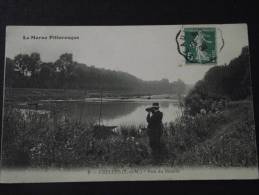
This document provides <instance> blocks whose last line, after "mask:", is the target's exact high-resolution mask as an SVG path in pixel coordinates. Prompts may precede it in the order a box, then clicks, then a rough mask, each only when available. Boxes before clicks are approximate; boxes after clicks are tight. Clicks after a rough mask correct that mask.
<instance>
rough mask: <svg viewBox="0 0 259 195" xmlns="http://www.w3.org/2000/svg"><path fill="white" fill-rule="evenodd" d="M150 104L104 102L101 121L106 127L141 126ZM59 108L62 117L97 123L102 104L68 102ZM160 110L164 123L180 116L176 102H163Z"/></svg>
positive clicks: (60, 104) (144, 122)
mask: <svg viewBox="0 0 259 195" xmlns="http://www.w3.org/2000/svg"><path fill="white" fill-rule="evenodd" d="M148 106H150V102H104V103H103V105H102V114H101V116H102V117H101V119H102V123H103V124H104V125H141V124H146V115H147V113H146V111H145V108H146V107H148ZM57 107H60V108H63V109H62V110H60V111H59V116H60V117H64V116H65V117H69V118H70V119H72V120H80V121H82V122H86V123H87V122H97V121H98V118H99V113H100V104H99V103H97V102H69V103H68V102H66V103H59V104H58V105H57ZM160 110H161V111H162V112H163V114H164V117H163V122H171V121H173V120H174V119H175V118H176V117H177V115H178V114H179V108H178V105H177V104H176V103H175V102H169V101H168V102H161V103H160Z"/></svg>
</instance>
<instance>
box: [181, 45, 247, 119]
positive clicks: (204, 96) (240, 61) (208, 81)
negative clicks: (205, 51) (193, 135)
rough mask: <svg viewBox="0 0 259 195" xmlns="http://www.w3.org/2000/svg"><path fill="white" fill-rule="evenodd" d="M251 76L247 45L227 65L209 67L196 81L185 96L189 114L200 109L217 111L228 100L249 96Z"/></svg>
mask: <svg viewBox="0 0 259 195" xmlns="http://www.w3.org/2000/svg"><path fill="white" fill-rule="evenodd" d="M251 86H252V84H251V78H250V64H249V50H248V47H244V48H243V49H242V52H241V55H240V56H239V57H237V58H235V59H233V60H232V61H231V62H230V63H229V64H228V65H223V66H215V67H212V68H211V69H209V71H208V72H207V73H206V74H205V76H204V78H203V79H202V80H200V81H199V82H197V83H196V85H195V86H194V88H193V89H192V90H191V91H190V93H189V94H188V96H187V97H186V98H185V105H186V107H187V108H188V109H189V113H190V114H196V113H198V112H200V110H201V109H204V110H206V111H212V112H215V111H217V109H218V108H223V107H224V105H225V103H226V101H228V100H242V99H245V98H247V97H250V96H251Z"/></svg>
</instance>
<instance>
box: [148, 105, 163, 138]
mask: <svg viewBox="0 0 259 195" xmlns="http://www.w3.org/2000/svg"><path fill="white" fill-rule="evenodd" d="M162 118H163V113H162V112H160V111H159V110H158V111H155V112H154V113H153V114H152V115H151V116H150V114H148V115H147V122H148V126H147V127H148V129H149V130H150V131H151V132H152V133H161V131H162V128H163V125H162Z"/></svg>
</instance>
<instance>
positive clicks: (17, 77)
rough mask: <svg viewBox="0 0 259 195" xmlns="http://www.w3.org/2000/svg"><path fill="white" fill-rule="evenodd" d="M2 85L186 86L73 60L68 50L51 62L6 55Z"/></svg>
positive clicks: (172, 89) (150, 89)
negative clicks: (3, 82) (147, 79)
mask: <svg viewBox="0 0 259 195" xmlns="http://www.w3.org/2000/svg"><path fill="white" fill-rule="evenodd" d="M5 85H6V87H9V88H44V89H83V90H96V89H100V88H102V89H103V90H111V91H113V90H120V91H128V92H135V93H151V94H161V93H175V94H182V93H184V92H185V90H186V85H185V83H184V82H183V81H181V80H177V81H174V82H169V80H168V79H161V80H159V81H144V80H142V79H140V78H137V77H136V76H134V75H131V74H129V73H126V72H122V71H114V70H108V69H104V68H96V67H95V66H89V65H86V64H83V63H78V62H76V61H74V60H73V55H72V54H70V53H65V54H62V55H61V56H60V57H59V59H57V60H56V61H55V62H43V61H42V60H41V58H40V54H39V53H31V54H30V55H29V54H19V55H17V56H15V57H14V58H13V59H11V58H6V83H5Z"/></svg>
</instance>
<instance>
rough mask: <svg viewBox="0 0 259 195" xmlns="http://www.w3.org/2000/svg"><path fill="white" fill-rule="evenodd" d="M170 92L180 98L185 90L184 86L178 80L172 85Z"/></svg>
mask: <svg viewBox="0 0 259 195" xmlns="http://www.w3.org/2000/svg"><path fill="white" fill-rule="evenodd" d="M172 90H173V92H174V93H175V94H177V95H178V96H181V95H182V94H183V93H184V92H185V90H186V85H185V83H184V82H183V81H182V80H181V79H178V80H177V81H174V82H173V83H172Z"/></svg>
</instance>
